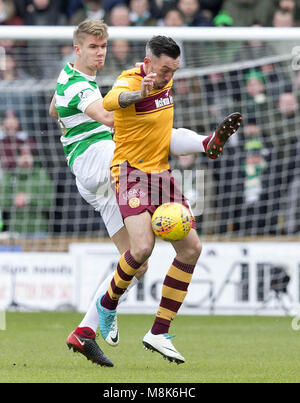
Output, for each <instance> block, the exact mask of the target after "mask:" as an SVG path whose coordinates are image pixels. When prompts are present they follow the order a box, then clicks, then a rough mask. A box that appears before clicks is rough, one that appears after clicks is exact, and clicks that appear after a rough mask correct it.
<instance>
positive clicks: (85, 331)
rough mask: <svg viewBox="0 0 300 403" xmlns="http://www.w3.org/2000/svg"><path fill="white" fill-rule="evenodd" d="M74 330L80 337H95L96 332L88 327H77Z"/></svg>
mask: <svg viewBox="0 0 300 403" xmlns="http://www.w3.org/2000/svg"><path fill="white" fill-rule="evenodd" d="M75 332H76V333H77V334H78V335H79V336H81V337H87V338H89V339H94V338H95V337H96V333H95V332H94V330H92V329H90V328H89V327H79V326H78V327H77V328H76V330H75Z"/></svg>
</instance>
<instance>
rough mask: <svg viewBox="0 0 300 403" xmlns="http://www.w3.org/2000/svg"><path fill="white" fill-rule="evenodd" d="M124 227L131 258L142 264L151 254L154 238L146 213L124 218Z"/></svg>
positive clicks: (148, 215)
mask: <svg viewBox="0 0 300 403" xmlns="http://www.w3.org/2000/svg"><path fill="white" fill-rule="evenodd" d="M124 222H125V225H126V228H127V231H128V234H129V243H130V252H131V255H132V256H133V258H134V259H135V260H136V261H137V262H140V263H141V265H142V264H144V263H145V262H146V261H147V259H148V258H149V256H150V255H151V253H152V250H153V247H154V243H155V238H154V233H153V231H152V226H151V216H150V213H149V212H148V211H144V212H143V213H141V214H138V215H134V216H129V217H126V218H125V220H124Z"/></svg>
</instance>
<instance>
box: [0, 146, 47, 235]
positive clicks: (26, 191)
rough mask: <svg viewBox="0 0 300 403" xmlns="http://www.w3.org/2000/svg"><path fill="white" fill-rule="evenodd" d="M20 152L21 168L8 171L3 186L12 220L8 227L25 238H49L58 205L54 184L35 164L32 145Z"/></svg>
mask: <svg viewBox="0 0 300 403" xmlns="http://www.w3.org/2000/svg"><path fill="white" fill-rule="evenodd" d="M17 152H18V156H17V166H16V167H15V168H14V169H13V170H10V171H4V173H3V179H2V181H1V185H0V199H1V203H0V204H1V206H3V209H4V212H5V213H6V215H5V216H7V215H8V217H9V220H8V222H7V223H6V227H7V229H8V231H9V232H14V233H19V234H23V235H25V234H26V235H35V236H37V235H38V236H41V235H46V233H47V232H48V215H49V210H50V209H51V207H52V205H53V201H54V188H53V184H52V180H51V178H50V176H49V175H48V173H47V172H46V171H45V170H44V169H43V168H41V167H40V166H38V165H37V164H35V161H34V157H33V154H32V152H31V148H30V147H29V146H28V145H25V144H23V145H19V147H18V150H17ZM41 195H42V197H41ZM7 213H8V214H7Z"/></svg>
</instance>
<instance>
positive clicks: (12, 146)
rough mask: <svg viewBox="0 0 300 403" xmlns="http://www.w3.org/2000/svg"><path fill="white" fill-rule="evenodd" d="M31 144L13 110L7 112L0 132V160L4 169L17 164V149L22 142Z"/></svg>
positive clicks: (12, 167) (11, 167)
mask: <svg viewBox="0 0 300 403" xmlns="http://www.w3.org/2000/svg"><path fill="white" fill-rule="evenodd" d="M24 143H27V144H30V145H31V146H33V144H34V143H33V141H32V139H29V137H28V134H27V133H26V132H24V131H22V130H21V129H20V122H19V120H18V118H17V117H16V115H15V113H14V112H13V111H10V112H7V114H6V117H5V119H4V120H3V128H2V131H1V132H0V161H1V166H2V168H4V169H14V168H16V166H17V150H18V149H19V147H20V146H21V145H22V144H24Z"/></svg>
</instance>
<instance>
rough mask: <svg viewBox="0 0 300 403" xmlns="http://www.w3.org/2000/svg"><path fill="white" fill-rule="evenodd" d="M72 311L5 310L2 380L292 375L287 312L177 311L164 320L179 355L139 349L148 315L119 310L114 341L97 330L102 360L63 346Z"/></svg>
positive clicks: (293, 347)
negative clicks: (105, 362)
mask: <svg viewBox="0 0 300 403" xmlns="http://www.w3.org/2000/svg"><path fill="white" fill-rule="evenodd" d="M81 317H82V315H80V314H77V313H20V312H8V313H7V314H6V319H7V323H6V327H7V330H5V331H0V382H2V383H21V382H22V383H23V382H25V383H40V382H50V383H73V382H88V383H110V384H111V383H125V382H126V383H127V382H128V383H131V382H133V383H144V382H146V383H186V382H187V383H213V382H222V383H225V382H226V383H227V382H230V383H232V382H233V383H242V382H243V383H244V382H252V383H254V382H256V383H266V382H268V383H269V382H276V383H279V382H297V383H298V382H300V360H299V350H300V338H299V336H300V333H299V331H295V330H292V327H291V323H292V318H290V317H259V316H258V317H249V316H243V317H241V316H183V315H178V316H177V317H176V319H175V321H174V323H173V324H172V326H171V332H170V333H175V334H176V336H177V337H176V338H175V339H173V341H174V345H175V347H176V348H177V349H178V350H179V351H180V352H181V353H182V355H183V356H184V357H185V359H186V363H184V364H181V365H176V364H175V363H169V362H168V361H166V360H164V359H163V358H162V357H161V355H160V354H158V353H151V352H150V351H146V350H144V349H143V345H142V338H143V336H144V335H145V333H146V332H147V331H148V329H149V328H150V327H151V324H152V321H153V318H154V317H153V316H150V315H119V316H118V322H119V329H120V344H119V346H117V347H115V348H112V347H110V346H108V345H107V344H106V343H105V342H104V341H103V340H102V338H101V336H99V338H98V339H97V341H98V343H99V344H100V346H101V348H102V349H103V351H104V352H105V353H106V354H107V355H108V356H109V357H110V358H111V359H112V361H113V362H114V364H115V366H114V367H113V368H104V367H99V366H96V365H95V364H92V363H91V362H90V361H87V360H86V358H85V357H83V356H82V355H81V354H79V353H76V354H75V353H73V351H72V350H69V349H68V348H67V346H66V338H67V336H68V334H69V333H70V332H71V331H72V330H73V329H74V328H75V327H76V325H77V324H78V323H79V321H80V320H81Z"/></svg>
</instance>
